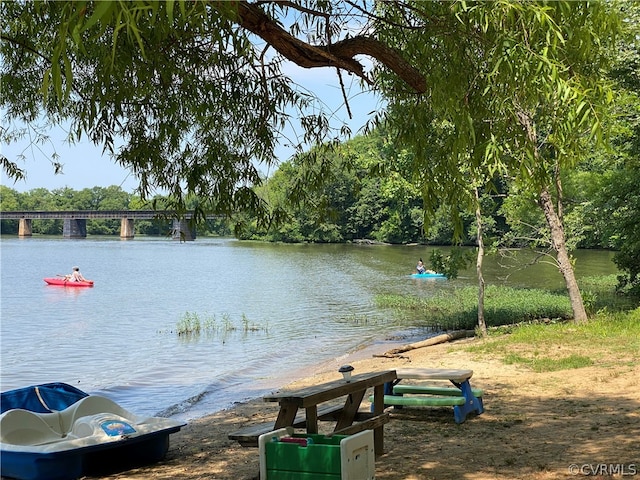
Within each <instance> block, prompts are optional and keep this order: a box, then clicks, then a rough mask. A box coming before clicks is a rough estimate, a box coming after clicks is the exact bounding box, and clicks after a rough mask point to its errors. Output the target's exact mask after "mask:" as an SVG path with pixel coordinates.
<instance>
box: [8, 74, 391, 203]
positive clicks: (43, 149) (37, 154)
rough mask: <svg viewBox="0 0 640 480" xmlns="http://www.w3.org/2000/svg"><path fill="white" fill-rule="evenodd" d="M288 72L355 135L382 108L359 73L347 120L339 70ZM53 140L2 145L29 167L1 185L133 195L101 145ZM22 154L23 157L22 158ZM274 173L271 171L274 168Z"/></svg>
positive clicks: (130, 182) (132, 183) (127, 178)
mask: <svg viewBox="0 0 640 480" xmlns="http://www.w3.org/2000/svg"><path fill="white" fill-rule="evenodd" d="M285 73H286V74H287V75H289V77H290V78H291V79H292V80H293V81H294V82H296V83H297V84H299V85H301V86H303V87H305V88H306V89H308V90H310V91H312V92H313V93H315V94H317V95H318V96H319V97H320V98H321V99H322V100H323V101H324V102H325V103H326V104H327V106H328V108H330V109H331V111H335V113H336V116H337V117H338V119H340V120H342V121H344V122H346V123H348V124H349V126H350V128H351V131H352V135H353V136H355V135H356V134H357V133H358V130H359V129H361V128H362V127H363V126H364V124H365V123H366V122H367V120H368V119H369V118H370V116H371V112H373V111H374V110H376V109H377V108H379V106H380V105H379V102H378V101H377V100H376V98H375V97H374V96H373V95H372V94H370V93H362V91H361V90H360V87H359V81H358V79H356V78H355V77H352V76H349V75H346V74H343V80H344V82H345V87H346V89H347V95H348V98H349V99H350V100H349V105H350V108H351V111H352V114H353V119H351V120H350V119H349V118H348V113H347V109H346V108H345V107H344V102H343V99H342V93H341V90H340V88H339V83H338V78H337V75H336V72H335V69H329V68H315V69H303V68H300V67H298V66H296V65H293V64H291V65H288V66H287V69H286V70H285ZM50 137H51V143H49V144H45V145H38V146H35V145H32V144H30V143H29V142H28V141H21V142H17V143H13V144H10V145H7V144H0V153H2V154H3V155H4V156H5V157H7V158H8V159H9V160H10V161H14V162H17V164H18V166H19V167H20V168H22V169H24V170H26V180H20V181H18V182H15V183H14V181H13V180H9V179H8V178H7V176H6V175H5V173H4V170H3V169H1V168H0V184H2V185H5V186H7V187H9V188H12V189H14V190H16V191H18V192H26V191H29V190H33V189H35V188H45V189H47V190H49V191H52V190H55V189H59V188H64V187H69V188H72V189H74V190H82V189H84V188H93V187H96V186H97V187H109V186H112V185H116V186H119V187H120V188H122V189H123V190H124V191H126V192H128V193H134V190H135V189H136V187H137V186H138V181H137V179H136V177H135V176H134V175H133V174H132V173H130V172H129V171H128V170H126V169H125V168H123V167H121V166H120V165H118V164H116V163H115V162H114V161H113V160H112V159H111V158H110V157H109V156H108V155H107V154H106V153H105V154H103V153H102V149H101V148H100V147H99V146H95V145H93V144H92V143H91V142H89V141H87V140H86V139H83V141H81V142H80V143H77V144H74V145H69V143H68V142H67V141H66V140H65V139H66V132H65V130H64V129H63V128H55V129H53V130H52V131H51V132H50ZM54 152H55V153H57V154H58V155H59V159H58V161H59V162H60V163H61V164H63V173H62V174H55V173H54V170H53V166H52V164H51V162H50V160H49V158H50V157H51V155H52V154H53V153H54ZM276 153H277V155H278V157H279V158H280V160H282V161H284V160H287V159H288V158H289V157H290V156H291V154H292V153H293V152H292V151H291V150H290V149H287V148H285V147H282V148H280V149H279V150H277V152H276ZM20 155H24V157H25V158H24V159H19V157H20ZM270 173H273V172H270Z"/></svg>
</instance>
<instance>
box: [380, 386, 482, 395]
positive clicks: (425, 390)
mask: <svg viewBox="0 0 640 480" xmlns="http://www.w3.org/2000/svg"><path fill="white" fill-rule="evenodd" d="M405 393H406V394H410V393H413V394H427V395H446V396H449V397H461V396H462V390H460V389H459V388H454V387H437V386H435V385H403V384H398V385H394V387H393V394H394V395H403V394H405ZM471 393H473V396H474V397H476V398H480V397H482V395H483V393H484V392H483V391H482V389H480V388H472V389H471Z"/></svg>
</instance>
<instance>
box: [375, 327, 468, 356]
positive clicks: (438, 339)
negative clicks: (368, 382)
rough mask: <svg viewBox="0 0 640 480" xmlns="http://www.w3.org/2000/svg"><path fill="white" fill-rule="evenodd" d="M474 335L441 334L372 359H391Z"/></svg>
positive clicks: (462, 331) (455, 332) (459, 332)
mask: <svg viewBox="0 0 640 480" xmlns="http://www.w3.org/2000/svg"><path fill="white" fill-rule="evenodd" d="M474 335H475V330H456V331H453V332H450V333H443V334H442V335H436V336H435V337H430V338H427V339H426V340H422V341H420V342H416V343H410V344H408V345H404V346H402V347H398V348H393V349H391V350H387V351H386V352H384V353H382V354H379V355H374V357H388V358H391V357H395V356H398V355H399V354H401V353H404V352H408V351H409V350H415V349H416V348H422V347H429V346H431V345H437V344H439V343H444V342H450V341H452V340H458V339H460V338H467V337H473V336H474Z"/></svg>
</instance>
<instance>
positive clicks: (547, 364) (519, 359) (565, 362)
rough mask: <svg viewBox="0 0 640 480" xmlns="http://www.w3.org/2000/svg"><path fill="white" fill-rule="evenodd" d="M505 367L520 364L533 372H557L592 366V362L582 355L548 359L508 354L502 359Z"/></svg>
mask: <svg viewBox="0 0 640 480" xmlns="http://www.w3.org/2000/svg"><path fill="white" fill-rule="evenodd" d="M504 363H506V364H507V365H513V364H521V365H525V366H527V367H529V368H530V369H531V370H533V371H534V372H539V373H540V372H556V371H558V370H570V369H572V368H582V367H588V366H590V365H593V360H591V358H589V357H585V356H584V355H576V354H571V355H569V356H567V357H563V358H549V357H533V358H531V357H525V356H522V355H520V354H519V353H508V354H507V355H505V357H504Z"/></svg>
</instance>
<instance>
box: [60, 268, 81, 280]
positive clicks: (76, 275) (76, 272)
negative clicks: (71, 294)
mask: <svg viewBox="0 0 640 480" xmlns="http://www.w3.org/2000/svg"><path fill="white" fill-rule="evenodd" d="M72 270H73V272H72V273H71V274H70V275H65V276H64V278H65V280H67V281H68V282H86V281H87V279H86V278H84V277H83V276H82V274H81V273H80V267H73V269H72Z"/></svg>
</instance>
